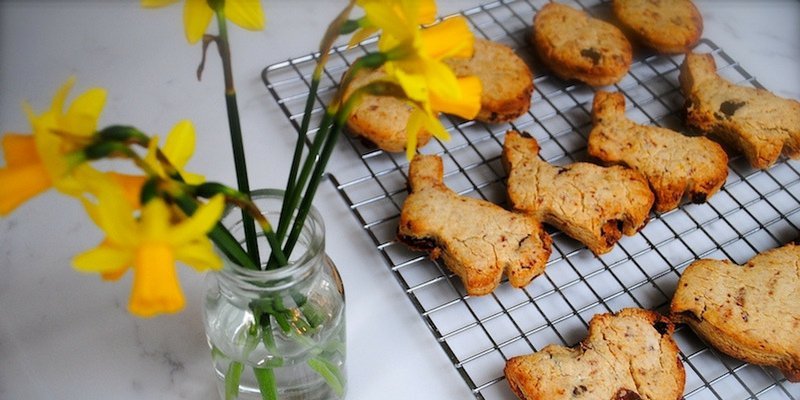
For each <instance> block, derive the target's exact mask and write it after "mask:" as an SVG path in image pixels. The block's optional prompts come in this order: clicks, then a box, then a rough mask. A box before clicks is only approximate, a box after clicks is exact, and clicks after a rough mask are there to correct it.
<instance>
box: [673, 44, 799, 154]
mask: <svg viewBox="0 0 800 400" xmlns="http://www.w3.org/2000/svg"><path fill="white" fill-rule="evenodd" d="M678 80H679V82H680V87H681V92H682V93H683V95H684V97H685V99H686V104H685V109H686V124H687V125H688V126H690V127H693V128H696V129H698V130H699V131H701V132H703V133H706V134H708V135H709V136H711V137H714V138H715V139H718V141H721V142H722V143H724V144H726V145H727V146H730V147H732V148H734V149H735V150H736V151H737V152H739V153H741V154H742V155H744V157H745V158H746V159H747V161H748V163H749V164H750V166H751V167H753V168H757V169H767V168H769V167H771V166H772V165H774V164H775V163H776V162H777V161H778V159H779V158H780V156H781V155H782V154H783V155H785V156H787V157H789V158H792V159H797V158H800V129H798V130H795V131H790V132H789V133H788V137H787V138H786V139H784V140H776V139H775V138H772V137H769V138H767V139H764V140H765V143H763V144H759V145H756V144H753V143H751V141H750V140H749V139H748V138H747V137H745V136H747V135H745V134H744V130H743V129H742V128H741V127H738V126H736V125H735V124H731V125H730V126H728V125H725V124H723V125H718V123H717V121H716V119H715V117H714V115H715V112H714V111H713V110H708V109H705V108H704V107H703V106H704V104H702V103H701V102H700V101H699V100H698V97H699V95H698V94H697V93H698V90H699V88H698V87H699V86H701V85H703V84H705V83H707V82H709V81H716V82H718V85H723V86H727V87H732V88H737V89H740V90H746V91H748V92H749V93H752V94H753V95H755V96H759V95H762V96H764V95H766V96H769V98H770V99H771V100H775V101H781V102H788V103H790V104H792V106H793V107H794V110H795V112H798V113H800V102H798V101H797V100H795V99H790V98H783V97H780V96H777V95H775V94H774V93H772V92H770V91H768V90H766V89H761V88H749V87H744V86H738V85H735V84H733V83H731V82H729V81H728V80H727V79H725V78H723V77H722V76H720V75H719V74H718V73H717V66H716V62H715V61H714V56H713V55H712V54H711V53H691V52H690V53H686V56H685V58H684V60H683V63H682V64H681V66H680V74H679V76H678ZM696 103H697V104H696ZM723 104H724V103H723Z"/></svg>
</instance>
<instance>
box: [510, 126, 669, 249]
mask: <svg viewBox="0 0 800 400" xmlns="http://www.w3.org/2000/svg"><path fill="white" fill-rule="evenodd" d="M526 136H527V137H526ZM509 137H510V138H511V142H512V143H509V140H508V139H509ZM513 142H517V143H519V144H518V145H517V144H515V143H513ZM515 146H520V147H522V148H523V149H524V150H523V151H517V150H514V151H512V150H511V147H515ZM539 150H540V147H539V143H538V142H537V141H536V139H535V138H533V137H530V135H527V134H524V135H523V134H522V133H520V132H518V131H515V130H513V129H512V130H509V131H508V132H507V133H506V136H505V140H504V143H503V151H502V154H501V162H502V164H503V168H504V169H505V171H506V172H507V174H508V178H507V183H508V182H509V181H510V180H511V177H512V173H513V169H514V168H513V166H514V165H515V164H519V162H521V161H524V159H525V157H524V156H522V155H521V154H522V153H527V154H530V155H531V157H539ZM539 161H540V162H542V163H545V164H548V163H547V162H546V161H544V160H541V159H540V160H539ZM577 164H587V165H591V166H593V167H596V168H605V169H616V170H620V171H621V172H622V173H624V174H629V175H630V176H629V178H631V180H633V181H636V182H638V183H639V184H641V186H642V188H644V189H646V191H647V194H648V198H649V200H648V201H646V202H645V203H647V204H648V205H647V207H645V210H644V212H643V214H644V215H643V216H642V218H641V221H639V219H640V218H638V217H639V216H638V215H637V216H633V215H632V214H631V213H626V214H627V215H628V216H629V217H631V216H633V217H636V218H623V219H609V220H606V221H604V223H603V224H601V226H600V232H599V233H597V235H595V234H594V233H592V236H593V237H592V238H591V239H592V240H583V239H579V238H577V237H575V236H572V235H571V234H569V233H567V229H565V228H564V227H563V226H558V225H556V224H553V223H550V225H553V226H555V227H556V228H558V229H559V230H561V231H562V232H564V233H565V234H567V235H568V236H570V237H572V238H573V239H575V240H577V241H579V242H581V243H583V244H584V245H585V246H586V247H587V248H589V250H590V251H591V252H592V253H594V254H595V255H602V254H606V253H608V252H610V251H611V250H612V249H613V248H614V246H615V245H616V244H617V242H619V240H620V239H621V238H622V235H623V234H624V235H626V236H632V235H634V234H636V233H637V232H638V231H639V230H641V229H642V228H644V226H645V225H647V222H648V221H649V218H650V210H651V209H652V206H653V202H654V200H655V195H654V194H653V192H652V191H651V190H650V185H649V184H648V182H647V179H645V177H644V176H642V174H641V173H639V172H638V171H635V170H633V169H630V168H626V167H623V166H621V165H614V166H610V167H601V166H599V165H595V164H591V163H574V164H571V165H577ZM548 165H549V166H550V167H551V168H556V167H555V166H552V165H550V164H548ZM569 167H570V166H569V165H568V166H567V167H566V168H569ZM506 192H507V195H508V199H509V201H510V203H511V205H512V207H513V208H514V209H515V210H518V211H520V212H523V213H527V214H533V213H534V211H527V210H524V209H521V208H519V207H517V204H518V203H519V201H518V196H517V195H516V194H515V193H516V192H515V191H513V190H512V188H511V185H508V184H507V185H506ZM540 214H541V213H540V212H538V213H536V218H538V219H542V220H544V219H545V218H543V216H542V215H540ZM554 219H555V218H554ZM635 222H638V223H637V224H634V223H635ZM558 224H562V225H567V224H566V223H564V222H563V221H561V220H558ZM595 236H596V237H595Z"/></svg>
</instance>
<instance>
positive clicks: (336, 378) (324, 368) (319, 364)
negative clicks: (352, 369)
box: [308, 357, 344, 397]
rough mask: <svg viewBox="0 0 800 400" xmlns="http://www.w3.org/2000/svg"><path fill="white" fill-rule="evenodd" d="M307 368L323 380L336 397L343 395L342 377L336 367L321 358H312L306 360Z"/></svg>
mask: <svg viewBox="0 0 800 400" xmlns="http://www.w3.org/2000/svg"><path fill="white" fill-rule="evenodd" d="M308 366H309V367H311V369H313V370H314V371H315V372H316V373H318V374H319V375H320V376H322V378H323V379H325V382H327V383H328V386H330V387H331V389H333V391H334V393H336V395H337V396H339V397H341V396H342V395H343V394H344V377H343V376H342V374H341V372H340V371H339V368H338V367H337V366H336V365H334V364H333V363H331V362H330V361H328V360H326V359H324V358H322V357H314V358H311V359H309V360H308Z"/></svg>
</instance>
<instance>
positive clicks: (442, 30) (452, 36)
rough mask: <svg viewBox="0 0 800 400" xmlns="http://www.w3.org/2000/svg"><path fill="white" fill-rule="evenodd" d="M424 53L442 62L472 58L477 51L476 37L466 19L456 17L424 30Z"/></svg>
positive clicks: (422, 33)
mask: <svg viewBox="0 0 800 400" xmlns="http://www.w3.org/2000/svg"><path fill="white" fill-rule="evenodd" d="M420 34H421V35H422V40H421V41H422V53H423V54H425V55H426V56H428V57H430V58H432V59H435V60H441V59H443V58H448V57H464V58H468V57H472V54H473V53H474V51H475V36H474V35H473V34H472V32H470V30H469V25H467V20H466V18H464V17H462V16H460V15H459V16H456V17H453V18H448V19H446V20H444V21H442V22H441V23H439V24H436V25H434V26H431V27H430V28H427V29H423V30H422V32H420Z"/></svg>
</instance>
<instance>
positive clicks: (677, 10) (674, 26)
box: [613, 0, 703, 54]
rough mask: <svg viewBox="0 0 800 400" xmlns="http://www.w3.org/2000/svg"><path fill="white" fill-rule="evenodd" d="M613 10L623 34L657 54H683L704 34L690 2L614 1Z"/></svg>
mask: <svg viewBox="0 0 800 400" xmlns="http://www.w3.org/2000/svg"><path fill="white" fill-rule="evenodd" d="M613 10H614V16H615V17H616V18H617V21H619V23H620V25H622V28H623V30H624V31H625V33H627V34H628V35H630V36H631V37H632V38H634V39H636V41H638V42H639V43H642V44H643V45H645V46H647V47H650V48H652V49H654V50H656V51H658V52H660V53H667V54H678V53H685V52H687V51H689V49H691V48H692V47H694V45H695V44H697V41H699V40H700V35H702V34H703V17H702V16H701V15H700V12H699V11H698V10H697V7H695V6H694V3H692V2H691V0H614V2H613Z"/></svg>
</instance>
